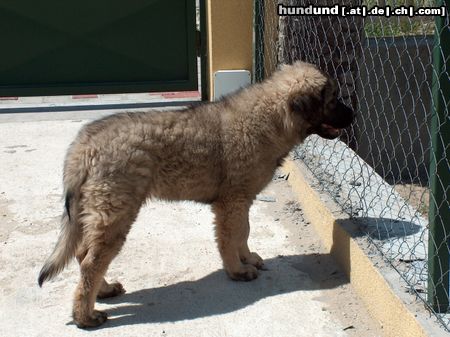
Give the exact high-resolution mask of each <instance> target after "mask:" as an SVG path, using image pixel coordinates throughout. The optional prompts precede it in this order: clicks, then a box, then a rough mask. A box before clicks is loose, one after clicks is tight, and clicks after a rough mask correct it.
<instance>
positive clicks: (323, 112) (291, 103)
mask: <svg viewBox="0 0 450 337" xmlns="http://www.w3.org/2000/svg"><path fill="white" fill-rule="evenodd" d="M294 66H295V65H294ZM314 69H315V71H314V70H313V71H311V68H310V69H308V71H309V72H310V75H311V76H310V77H309V76H306V77H304V80H305V81H307V82H308V83H307V84H306V85H305V83H303V84H302V86H301V87H300V88H299V89H296V90H295V88H294V90H293V91H292V93H291V95H290V97H289V99H288V107H287V108H288V109H289V110H290V113H291V114H293V115H294V117H297V118H294V119H298V117H300V122H299V123H300V124H302V126H301V129H302V130H305V123H306V124H307V129H306V130H307V132H306V134H307V135H310V134H318V135H319V136H321V137H323V138H327V139H334V138H336V137H338V136H339V135H340V134H341V132H342V130H343V129H345V128H347V127H349V126H350V125H351V123H352V122H353V118H354V113H353V110H352V109H351V108H349V107H347V106H346V105H345V104H343V103H342V102H340V101H339V100H338V97H337V95H338V90H337V84H336V82H335V81H334V80H333V79H331V78H329V77H328V76H326V75H325V74H323V73H322V72H320V71H319V70H318V69H316V68H314ZM302 82H304V81H299V83H302Z"/></svg>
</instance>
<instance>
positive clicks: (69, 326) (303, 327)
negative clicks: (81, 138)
mask: <svg viewBox="0 0 450 337" xmlns="http://www.w3.org/2000/svg"><path fill="white" fill-rule="evenodd" d="M99 114H100V115H101V114H102V113H101V112H93V113H92V114H90V115H89V118H94V117H96V116H98V115H99ZM41 116H42V115H41ZM59 116H61V115H59ZM68 117H69V116H68ZM83 118H86V115H78V116H77V115H70V117H69V119H66V120H48V119H51V118H50V117H49V118H47V120H39V119H38V120H32V119H28V120H27V118H26V116H23V115H20V116H19V115H15V116H14V115H13V116H10V117H8V119H7V120H5V119H3V122H2V123H0V270H1V272H0V293H1V296H0V336H6V337H10V336H11V337H15V336H45V337H49V336H85V335H88V334H90V335H94V336H208V337H211V336H364V337H370V336H380V335H382V329H381V328H380V327H378V326H377V324H376V323H375V322H373V321H372V320H371V318H370V317H369V316H368V314H367V312H366V310H365V308H364V307H362V306H361V304H360V303H359V301H358V298H357V297H356V296H355V295H354V293H353V291H352V289H351V287H350V286H349V285H348V282H347V280H346V279H345V278H344V277H343V274H342V273H341V272H340V271H339V270H338V269H337V267H336V265H335V263H334V261H333V260H332V258H331V257H330V255H329V254H328V253H327V252H325V251H324V249H323V248H322V247H321V245H320V242H319V241H318V238H317V237H316V235H315V233H314V232H313V230H312V228H311V227H310V226H308V221H307V219H304V218H303V213H302V210H301V209H300V208H299V206H298V204H297V203H296V202H295V200H294V196H293V195H292V193H291V191H290V189H289V187H288V186H287V183H286V182H285V181H284V180H283V179H277V180H274V181H273V183H272V184H271V185H270V186H269V187H268V189H266V190H265V191H263V193H262V195H263V196H265V197H262V198H259V200H257V201H255V204H254V206H253V207H252V209H251V214H250V222H251V228H252V230H251V238H250V246H251V247H252V249H254V250H255V251H257V252H258V253H259V254H260V255H261V256H263V257H264V258H265V259H266V265H267V269H268V270H267V271H262V272H261V273H260V277H259V278H258V279H257V280H255V281H253V282H249V283H243V282H233V281H231V280H230V279H229V278H228V277H227V276H226V274H225V272H224V271H223V270H222V268H221V260H220V257H219V254H218V251H217V249H216V245H215V241H214V228H213V225H212V221H213V216H212V214H211V211H210V209H209V207H208V206H204V205H199V204H195V203H187V202H183V203H167V202H162V201H155V202H153V201H152V202H150V203H148V204H147V205H146V206H145V207H144V208H143V209H142V210H141V212H140V215H139V217H138V219H137V221H136V223H135V224H134V226H133V228H132V230H131V232H130V234H129V236H128V240H127V243H126V244H125V247H124V249H123V250H122V252H121V253H120V255H119V256H118V257H117V258H116V259H115V260H114V261H113V263H112V264H111V267H110V270H109V272H108V274H107V278H108V279H112V280H114V279H116V280H119V281H121V282H122V283H123V285H124V287H125V288H126V290H127V293H126V294H124V295H122V296H120V297H117V298H114V299H109V300H105V301H103V302H100V303H98V304H97V306H98V308H100V309H104V310H106V311H107V313H108V315H109V320H108V321H107V323H106V324H105V325H104V326H102V327H100V328H98V329H96V330H94V331H91V332H86V331H83V330H79V329H77V328H76V327H75V325H74V324H73V323H72V321H71V317H70V312H71V304H72V294H73V290H74V287H75V285H76V282H77V278H78V270H77V265H76V264H75V263H72V264H70V265H69V267H68V268H67V269H66V270H64V271H63V272H62V273H61V274H60V275H59V276H58V277H57V278H56V279H55V280H53V281H51V282H49V283H46V284H45V285H44V287H43V288H42V289H40V288H39V287H38V286H37V275H38V272H39V269H40V268H41V266H42V264H43V262H44V260H45V258H46V257H47V256H48V254H49V253H50V252H51V250H52V249H53V245H54V243H55V241H56V238H57V234H58V227H59V216H60V212H61V210H62V201H61V197H62V195H61V193H62V186H61V178H62V177H61V172H62V163H63V158H64V154H65V151H66V149H67V147H68V145H69V143H70V142H71V140H72V139H73V137H74V136H75V134H76V133H77V131H78V129H79V128H80V127H81V125H82V124H83V123H85V122H86V120H85V119H83ZM0 120H1V117H0Z"/></svg>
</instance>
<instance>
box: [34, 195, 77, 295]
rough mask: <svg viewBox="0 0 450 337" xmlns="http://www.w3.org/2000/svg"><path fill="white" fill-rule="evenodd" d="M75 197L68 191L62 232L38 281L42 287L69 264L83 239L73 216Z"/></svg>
mask: <svg viewBox="0 0 450 337" xmlns="http://www.w3.org/2000/svg"><path fill="white" fill-rule="evenodd" d="M73 197H74V195H73V193H71V192H69V191H68V192H67V193H66V201H65V210H64V214H63V216H62V225H61V233H60V234H59V238H58V241H57V242H56V246H55V249H54V250H53V252H52V254H51V255H50V257H49V258H48V259H47V261H46V262H45V264H44V266H43V267H42V269H41V271H40V273H39V278H38V283H39V286H40V287H42V284H43V283H44V282H45V281H46V280H49V279H52V278H53V277H55V276H56V275H58V274H59V273H60V272H61V271H62V270H63V269H64V268H65V267H66V266H67V264H68V263H69V262H70V260H71V259H72V257H73V256H74V255H75V252H76V249H77V247H78V243H79V242H80V241H81V236H82V229H81V226H80V225H79V224H78V223H77V222H76V221H75V218H74V217H73V216H71V212H72V215H73V210H74V208H75V207H74V206H75V205H73V202H74V198H73Z"/></svg>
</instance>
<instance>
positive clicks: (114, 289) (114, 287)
mask: <svg viewBox="0 0 450 337" xmlns="http://www.w3.org/2000/svg"><path fill="white" fill-rule="evenodd" d="M124 293H125V289H124V288H123V286H122V284H121V283H119V282H114V283H110V284H108V287H107V289H100V291H99V292H98V294H97V298H98V299H104V298H109V297H115V296H119V295H122V294H124Z"/></svg>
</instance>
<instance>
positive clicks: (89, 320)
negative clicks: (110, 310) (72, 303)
mask: <svg viewBox="0 0 450 337" xmlns="http://www.w3.org/2000/svg"><path fill="white" fill-rule="evenodd" d="M107 318H108V315H107V314H106V312H104V311H99V310H94V311H93V312H92V315H90V316H87V317H80V318H77V317H76V315H75V314H74V317H73V320H74V321H75V324H76V325H77V327H79V328H80V329H86V328H95V327H97V326H99V325H102V324H103V323H105V321H106V320H107Z"/></svg>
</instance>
